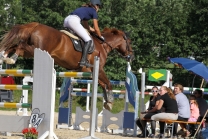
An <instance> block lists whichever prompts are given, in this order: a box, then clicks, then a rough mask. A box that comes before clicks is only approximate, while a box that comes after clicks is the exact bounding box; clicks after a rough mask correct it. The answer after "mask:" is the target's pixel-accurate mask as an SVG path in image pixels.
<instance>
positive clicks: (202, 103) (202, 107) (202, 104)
mask: <svg viewBox="0 0 208 139" xmlns="http://www.w3.org/2000/svg"><path fill="white" fill-rule="evenodd" d="M193 94H194V96H195V97H196V101H197V104H198V106H199V115H200V116H199V118H198V122H201V120H202V118H203V117H204V115H205V113H206V111H207V109H208V104H207V101H206V100H205V99H204V98H203V92H202V90H199V89H196V90H195V91H194V93H193ZM206 122H208V115H207V116H206Z"/></svg>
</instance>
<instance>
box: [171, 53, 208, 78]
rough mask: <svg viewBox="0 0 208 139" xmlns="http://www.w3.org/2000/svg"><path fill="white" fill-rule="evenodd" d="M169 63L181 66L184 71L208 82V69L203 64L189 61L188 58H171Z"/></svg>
mask: <svg viewBox="0 0 208 139" xmlns="http://www.w3.org/2000/svg"><path fill="white" fill-rule="evenodd" d="M169 61H170V62H172V63H175V64H179V65H181V66H182V67H183V68H184V69H186V70H188V71H191V72H193V73H194V74H196V75H198V76H201V77H202V78H204V80H205V81H208V67H207V66H205V65H204V64H203V63H201V62H199V61H196V60H192V59H188V58H182V57H181V58H169Z"/></svg>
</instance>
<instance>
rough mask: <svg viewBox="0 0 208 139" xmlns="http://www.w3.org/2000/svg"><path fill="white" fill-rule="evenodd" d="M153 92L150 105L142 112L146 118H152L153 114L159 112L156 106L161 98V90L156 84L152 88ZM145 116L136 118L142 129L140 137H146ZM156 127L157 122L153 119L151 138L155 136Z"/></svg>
mask: <svg viewBox="0 0 208 139" xmlns="http://www.w3.org/2000/svg"><path fill="white" fill-rule="evenodd" d="M152 92H153V96H151V97H150V100H149V107H148V109H147V110H146V111H145V112H141V115H143V116H142V117H143V118H144V119H150V118H151V116H152V115H154V114H157V113H158V112H159V111H157V109H156V106H157V105H158V103H159V99H160V95H159V90H158V88H157V87H156V86H154V87H153V88H152ZM143 118H141V117H140V118H138V119H137V120H136V124H137V126H138V127H139V128H140V130H141V131H142V133H141V134H139V135H138V137H140V138H144V137H145V130H146V129H145V127H146V124H147V121H146V120H143ZM155 128H156V122H155V121H151V130H152V134H150V135H149V138H154V136H155ZM148 134H149V133H148V131H147V130H146V136H148Z"/></svg>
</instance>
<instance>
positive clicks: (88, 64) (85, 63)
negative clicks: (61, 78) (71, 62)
mask: <svg viewBox="0 0 208 139" xmlns="http://www.w3.org/2000/svg"><path fill="white" fill-rule="evenodd" d="M79 63H80V64H79V66H80V67H84V66H86V67H87V68H88V67H93V65H92V64H90V63H88V62H79Z"/></svg>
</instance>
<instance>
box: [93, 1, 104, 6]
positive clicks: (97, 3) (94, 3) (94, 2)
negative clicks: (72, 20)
mask: <svg viewBox="0 0 208 139" xmlns="http://www.w3.org/2000/svg"><path fill="white" fill-rule="evenodd" d="M90 2H91V3H92V4H93V5H99V6H101V5H102V4H101V2H100V0H90Z"/></svg>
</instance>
